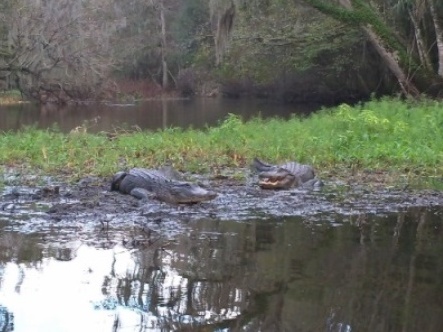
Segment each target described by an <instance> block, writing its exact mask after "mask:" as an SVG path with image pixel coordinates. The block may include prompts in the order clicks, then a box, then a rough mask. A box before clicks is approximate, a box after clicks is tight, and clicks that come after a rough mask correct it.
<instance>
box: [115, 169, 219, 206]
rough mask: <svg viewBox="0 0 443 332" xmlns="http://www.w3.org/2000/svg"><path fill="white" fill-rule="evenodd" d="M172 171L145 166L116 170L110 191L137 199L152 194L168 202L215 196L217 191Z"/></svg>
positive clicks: (200, 200)
mask: <svg viewBox="0 0 443 332" xmlns="http://www.w3.org/2000/svg"><path fill="white" fill-rule="evenodd" d="M173 172H175V171H171V169H160V170H155V169H146V168H133V169H131V170H129V171H128V172H117V173H116V174H115V175H114V178H113V180H112V183H111V191H119V192H121V193H123V194H129V195H132V196H134V197H136V198H138V199H147V198H149V197H151V196H154V197H155V198H157V199H158V200H160V201H163V202H167V203H170V204H195V203H199V202H204V201H210V200H212V199H214V198H215V197H217V193H215V192H213V191H211V190H208V189H205V188H203V187H201V186H199V185H197V184H194V183H190V182H185V181H182V180H179V179H177V178H176V176H174V175H173V174H176V173H173ZM171 174H172V175H171Z"/></svg>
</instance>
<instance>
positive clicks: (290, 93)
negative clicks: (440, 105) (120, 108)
mask: <svg viewBox="0 0 443 332" xmlns="http://www.w3.org/2000/svg"><path fill="white" fill-rule="evenodd" d="M442 77H443V3H441V2H440V1H437V0H374V1H366V0H337V1H332V0H248V1H245V0H209V1H208V0H187V1H182V0H129V1H124V2H121V1H116V0H84V1H71V0H3V1H2V2H1V3H0V89H2V90H10V89H16V90H19V91H20V92H21V93H22V94H23V95H24V96H26V97H27V98H30V99H33V100H36V101H39V102H41V103H47V102H56V103H60V104H63V103H68V102H72V101H86V100H115V101H127V100H136V99H143V98H147V97H151V96H154V95H158V94H160V93H162V94H163V93H169V94H173V95H176V94H180V95H185V96H190V95H205V96H215V95H222V96H230V97H241V96H253V97H260V98H272V99H277V100H281V101H284V102H321V103H323V104H333V103H338V102H350V101H351V102H352V101H357V100H364V99H368V98H369V97H370V96H371V95H376V96H380V95H387V94H390V95H392V94H401V95H404V96H412V97H418V96H421V95H423V94H425V95H428V96H431V97H440V93H441V92H440V91H441V90H442V89H441V86H442V82H443V81H442Z"/></svg>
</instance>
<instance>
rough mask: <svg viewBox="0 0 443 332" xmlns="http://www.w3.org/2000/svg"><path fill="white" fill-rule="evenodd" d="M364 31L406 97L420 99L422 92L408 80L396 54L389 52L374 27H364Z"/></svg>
mask: <svg viewBox="0 0 443 332" xmlns="http://www.w3.org/2000/svg"><path fill="white" fill-rule="evenodd" d="M363 30H364V31H365V32H366V34H367V35H368V38H369V41H370V42H371V44H372V45H373V46H374V48H375V49H376V51H377V52H378V54H379V55H380V57H381V58H382V59H383V61H384V63H385V64H386V66H387V67H388V68H389V70H390V71H391V72H392V74H393V75H394V76H395V77H396V78H397V81H398V84H399V85H400V88H401V90H402V91H403V93H404V94H405V95H406V96H412V97H418V96H419V95H420V91H419V90H418V89H417V87H416V86H415V85H414V83H412V81H411V79H410V78H408V76H407V75H406V73H405V71H404V70H403V68H402V67H401V66H400V64H399V62H398V59H397V57H396V55H395V53H392V52H389V51H388V48H387V47H386V46H385V45H384V43H383V40H382V39H381V38H380V37H379V36H378V35H377V34H376V33H375V32H374V31H373V29H372V27H371V26H369V25H367V26H365V27H363Z"/></svg>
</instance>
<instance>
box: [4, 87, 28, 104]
mask: <svg viewBox="0 0 443 332" xmlns="http://www.w3.org/2000/svg"><path fill="white" fill-rule="evenodd" d="M22 102H23V96H22V94H21V93H20V91H18V90H10V91H4V92H0V105H10V104H18V103H22Z"/></svg>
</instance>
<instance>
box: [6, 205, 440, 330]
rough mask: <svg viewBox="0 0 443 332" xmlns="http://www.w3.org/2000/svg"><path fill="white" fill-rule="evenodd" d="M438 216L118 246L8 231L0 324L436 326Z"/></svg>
mask: <svg viewBox="0 0 443 332" xmlns="http://www.w3.org/2000/svg"><path fill="white" fill-rule="evenodd" d="M442 219H443V218H442V209H438V208H435V209H419V208H414V209H410V210H408V211H405V212H402V213H396V214H389V215H383V216H375V215H360V216H346V217H345V216H343V217H340V216H339V217H337V218H336V220H335V222H334V223H330V222H327V223H323V222H318V223H312V222H304V220H303V219H302V218H281V219H279V220H265V221H264V220H260V221H254V220H251V221H249V222H236V221H215V220H210V219H207V220H200V221H192V222H189V224H188V225H187V226H188V227H189V228H188V229H189V231H187V232H185V233H186V234H182V235H180V236H177V237H176V238H175V239H174V240H173V241H170V240H168V241H167V242H166V241H161V240H160V241H156V242H152V243H150V244H149V245H147V246H143V247H128V246H123V245H122V244H118V245H115V246H113V247H112V248H111V249H101V248H96V247H93V246H90V245H85V244H84V243H82V242H80V241H78V242H70V243H46V242H45V241H43V240H42V237H41V236H39V235H37V234H34V235H23V234H20V233H13V232H2V233H0V249H1V250H0V253H1V254H0V317H2V318H1V319H0V327H2V329H3V330H5V327H4V326H8V324H9V326H11V324H10V323H8V322H10V321H12V320H13V322H14V325H13V326H14V331H176V330H180V331H191V330H192V331H397V330H402V331H438V330H439V327H441V326H443V303H442V301H441V299H442V298H443V288H442V285H443V280H442V278H443V273H442V269H443V261H442V260H441V256H442V254H443V238H442V237H443V228H442V225H441V223H442ZM110 232H111V233H112V230H111V231H110ZM110 237H112V234H110ZM5 317H7V318H5ZM5 322H6V323H5ZM6 331H8V330H7V329H6Z"/></svg>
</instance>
